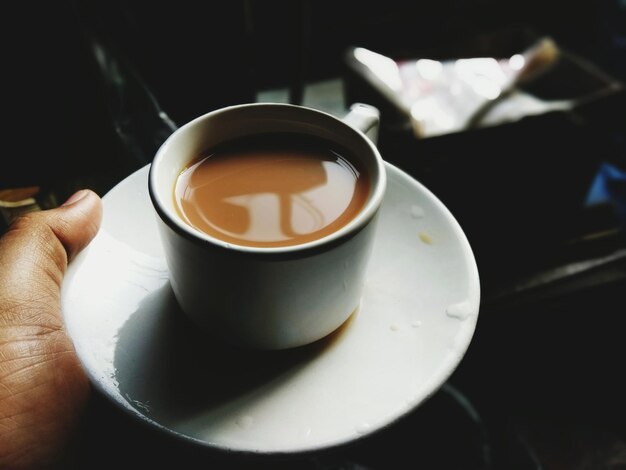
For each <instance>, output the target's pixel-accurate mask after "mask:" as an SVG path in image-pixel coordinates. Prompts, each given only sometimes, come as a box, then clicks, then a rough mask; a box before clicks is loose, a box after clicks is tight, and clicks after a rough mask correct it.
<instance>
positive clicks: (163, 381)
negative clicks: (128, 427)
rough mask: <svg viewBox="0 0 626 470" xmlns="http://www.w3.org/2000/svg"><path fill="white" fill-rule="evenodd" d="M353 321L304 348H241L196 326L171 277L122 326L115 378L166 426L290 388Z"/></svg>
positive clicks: (135, 402) (130, 400)
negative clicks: (172, 287)
mask: <svg viewBox="0 0 626 470" xmlns="http://www.w3.org/2000/svg"><path fill="white" fill-rule="evenodd" d="M354 316H355V315H352V316H351V317H350V318H352V317H354ZM350 323H351V321H350V320H348V321H347V322H346V323H345V324H344V325H342V326H341V327H340V328H339V329H338V330H336V331H335V332H333V333H332V334H330V335H329V336H327V337H326V338H323V339H321V340H319V341H317V342H315V343H313V344H310V345H307V346H303V347H299V348H294V349H289V350H282V351H258V350H246V349H242V348H236V347H233V346H229V345H226V344H224V343H223V342H220V341H219V340H217V339H216V338H215V337H213V336H211V335H210V334H209V333H207V332H206V331H203V330H202V329H200V328H198V327H197V326H195V325H194V324H192V323H191V322H190V321H189V320H188V319H187V317H186V316H185V314H184V313H183V312H182V311H181V309H180V307H179V306H178V303H177V301H176V298H175V297H174V294H173V292H172V289H171V286H170V284H169V283H168V284H166V285H165V286H163V287H162V288H160V289H158V290H156V291H154V292H153V293H152V294H150V295H148V296H147V297H146V298H145V299H144V300H143V301H142V302H141V303H140V304H139V307H138V309H137V310H136V311H135V312H134V313H133V314H132V315H131V316H130V317H129V319H128V320H127V321H126V323H125V324H124V325H123V326H122V328H121V329H120V331H119V333H118V337H117V345H116V349H115V356H114V367H115V379H116V380H117V382H118V384H119V390H120V393H121V394H122V396H123V397H124V398H125V399H126V400H127V401H128V403H130V404H131V406H133V407H134V408H135V409H137V410H138V411H139V412H140V413H141V414H143V415H145V416H147V417H149V418H151V419H153V420H155V421H157V422H159V423H160V424H163V425H165V426H166V427H169V426H174V425H176V424H177V423H180V422H182V421H185V420H187V419H192V418H194V417H195V416H198V415H202V414H205V413H207V412H212V411H213V410H216V409H218V408H219V407H220V406H222V405H225V404H227V403H229V402H233V401H235V400H241V402H247V401H253V400H254V399H255V398H257V397H261V396H266V395H267V394H270V393H271V392H272V390H273V389H277V388H279V387H282V386H284V385H285V383H287V382H288V381H289V380H290V378H291V377H293V376H294V375H295V374H297V373H298V372H299V371H301V370H302V369H303V368H304V367H306V365H307V364H308V363H311V362H312V361H313V360H315V358H317V357H319V356H320V355H322V354H324V353H325V352H327V351H328V350H329V349H331V348H332V347H333V345H334V344H335V343H336V341H337V339H338V338H339V337H341V336H342V332H343V331H345V330H346V329H347V328H348V327H349V324H350Z"/></svg>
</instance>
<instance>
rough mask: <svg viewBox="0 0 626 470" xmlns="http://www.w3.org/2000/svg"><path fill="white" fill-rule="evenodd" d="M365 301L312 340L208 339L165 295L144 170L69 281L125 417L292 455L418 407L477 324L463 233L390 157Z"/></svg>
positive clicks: (78, 340)
mask: <svg viewBox="0 0 626 470" xmlns="http://www.w3.org/2000/svg"><path fill="white" fill-rule="evenodd" d="M387 172H388V175H389V182H388V189H387V194H386V199H385V202H384V204H383V208H382V209H381V211H382V213H381V214H380V219H379V221H378V234H377V239H376V246H375V248H374V253H373V258H372V260H371V262H370V265H369V270H368V277H367V282H366V287H365V293H364V297H363V302H362V305H361V309H360V311H359V312H358V313H356V314H355V315H354V316H353V317H352V318H351V319H350V320H349V321H348V322H347V323H346V325H344V326H343V327H342V328H341V329H340V330H339V331H337V332H335V333H334V334H332V335H331V336H330V337H329V338H326V339H324V340H322V341H320V342H318V343H315V344H313V345H310V346H307V347H304V348H299V349H297V350H288V351H280V352H267V353H258V352H256V353H250V352H244V351H235V350H229V349H226V348H224V347H220V346H216V345H214V344H210V342H209V341H207V340H206V339H205V338H204V337H202V336H201V334H200V332H198V331H197V329H196V328H194V327H193V326H192V325H190V324H189V322H188V321H187V320H186V318H185V317H184V316H183V314H182V313H181V312H180V311H179V308H178V306H177V304H176V301H175V300H174V297H173V294H172V293H171V290H170V287H169V282H168V271H167V267H166V264H165V260H164V258H163V254H162V251H161V246H160V240H159V238H158V234H157V230H156V224H155V218H156V215H155V213H154V211H153V209H152V205H151V203H150V200H149V197H148V193H147V177H148V167H144V168H142V169H141V170H139V171H137V172H136V173H134V174H132V175H131V176H129V177H128V178H126V179H125V180H124V181H122V182H121V183H120V184H119V185H117V186H116V187H115V188H113V189H112V190H111V191H110V192H109V193H108V194H107V195H106V196H105V197H104V220H103V225H102V228H101V230H100V232H99V234H98V235H97V237H96V238H95V239H94V241H93V242H92V243H91V244H90V246H89V247H88V248H87V249H86V250H85V251H83V252H82V253H81V254H80V255H79V256H78V257H77V258H76V259H75V260H74V261H73V262H72V264H71V266H70V268H69V270H68V273H67V275H66V278H65V283H64V286H63V296H62V298H63V311H64V315H65V322H66V326H67V328H68V331H69V334H70V336H71V337H72V339H73V341H74V345H75V347H76V351H77V353H78V356H79V358H80V360H81V361H82V363H83V365H84V367H85V369H86V370H87V372H88V374H89V376H90V378H91V380H92V381H93V383H94V384H95V386H96V387H98V388H99V389H100V390H101V391H102V392H103V393H104V394H105V395H107V396H108V397H109V398H110V399H112V400H113V401H114V402H116V403H117V404H119V405H120V406H121V407H123V408H124V409H125V410H127V411H129V412H130V413H132V414H133V415H135V416H137V417H139V418H140V419H143V420H145V421H148V422H149V423H151V424H153V425H155V426H157V427H160V428H162V429H164V430H166V431H168V432H171V433H174V434H176V435H179V436H181V437H183V438H185V439H190V440H193V441H196V442H198V443H200V444H202V445H206V446H209V447H217V448H221V449H227V450H235V451H247V452H261V453H275V452H277V453H289V452H298V451H308V450H316V449H321V448H325V447H329V446H335V445H338V444H342V443H346V442H349V441H351V440H354V439H356V438H358V437H360V436H363V435H366V434H369V433H371V432H374V431H375V430H378V429H380V428H381V427H384V426H386V425H388V424H390V423H391V422H393V421H394V420H396V419H397V418H399V417H401V416H403V415H404V414H406V413H408V412H410V411H411V410H413V409H414V408H415V407H416V406H418V405H419V404H420V403H422V402H423V401H424V400H425V399H427V398H428V397H429V396H430V395H431V394H432V393H434V392H435V391H436V390H437V388H438V387H439V386H440V385H442V383H443V382H444V381H445V380H446V379H447V378H448V377H449V375H450V374H451V373H452V372H453V370H454V369H455V367H456V366H457V365H458V363H459V361H460V360H461V358H462V357H463V355H464V353H465V351H466V349H467V347H468V345H469V343H470V340H471V338H472V335H473V333H474V328H475V326H476V320H477V315H478V307H479V297H480V294H479V291H480V288H479V280H478V271H477V268H476V263H475V261H474V257H473V255H472V251H471V249H470V247H469V244H468V242H467V240H466V238H465V235H464V234H463V231H462V230H461V228H460V227H459V225H458V224H457V222H456V221H455V220H454V219H453V217H452V216H451V215H450V213H449V212H448V210H447V209H446V208H445V207H444V206H443V204H442V203H441V202H440V201H439V200H438V199H436V198H435V197H434V196H433V195H432V194H431V193H430V192H429V191H428V190H427V189H426V188H424V187H423V186H422V185H421V184H419V183H417V182H416V181H415V180H413V179H412V178H411V177H409V176H408V175H406V174H405V173H403V172H401V171H400V170H398V169H397V168H395V167H393V166H391V165H387Z"/></svg>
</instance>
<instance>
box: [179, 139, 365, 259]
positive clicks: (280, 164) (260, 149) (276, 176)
mask: <svg viewBox="0 0 626 470" xmlns="http://www.w3.org/2000/svg"><path fill="white" fill-rule="evenodd" d="M368 194H369V178H368V176H367V175H366V174H365V173H364V172H363V169H362V168H361V167H360V165H358V163H357V160H356V159H354V158H351V157H350V156H349V155H346V153H345V152H343V151H337V150H336V149H334V148H331V147H330V145H328V144H326V143H325V142H324V141H321V140H317V139H313V138H309V137H305V136H300V135H298V136H291V135H271V136H267V135H265V136H256V137H249V138H246V139H242V140H237V141H235V142H230V143H227V144H225V145H221V146H219V147H216V148H213V149H211V150H209V151H207V152H205V153H203V154H202V155H201V156H200V157H199V158H198V159H196V160H195V161H194V162H192V163H191V164H190V165H189V166H188V167H187V168H185V169H184V170H183V171H182V172H181V174H180V176H179V177H178V180H177V183H176V188H175V191H174V199H175V203H176V208H177V210H178V212H179V215H180V216H181V217H182V219H183V220H185V221H186V222H187V223H188V224H189V225H191V226H193V227H195V228H196V229H198V230H201V231H202V232H204V233H207V234H208V235H211V236H213V237H215V238H219V239H221V240H224V241H226V242H229V243H234V244H238V245H244V246H254V247H275V246H292V245H299V244H302V243H306V242H309V241H312V240H316V239H319V238H323V237H325V236H327V235H329V234H331V233H333V232H335V231H337V230H339V229H340V228H341V227H343V226H344V225H346V224H347V223H348V222H349V221H350V220H352V219H353V218H354V217H355V216H356V215H357V214H358V213H359V211H360V210H361V208H362V207H363V206H364V204H365V202H366V200H367V197H368Z"/></svg>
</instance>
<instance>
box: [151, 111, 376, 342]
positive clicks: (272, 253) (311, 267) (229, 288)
mask: <svg viewBox="0 0 626 470" xmlns="http://www.w3.org/2000/svg"><path fill="white" fill-rule="evenodd" d="M348 123H349V124H348ZM353 126H358V127H360V128H361V129H362V130H363V131H366V132H368V135H370V136H372V135H375V131H376V130H377V127H378V113H377V112H376V110H375V109H373V108H371V107H368V106H367V105H355V106H353V108H352V110H351V112H350V113H349V114H348V116H347V117H346V119H345V121H342V120H340V119H337V118H335V117H333V116H331V115H329V114H326V113H323V112H320V111H316V110H313V109H309V108H304V107H300V106H293V105H284V104H245V105H239V106H232V107H228V108H224V109H220V110H217V111H213V112H210V113H208V114H205V115H204V116H201V117H199V118H197V119H194V120H193V121H191V122H189V123H187V124H185V125H184V126H182V127H180V128H179V129H178V130H176V131H175V132H174V133H173V134H172V135H171V136H170V137H169V138H168V139H167V140H166V141H165V143H164V144H163V145H162V146H161V148H160V149H159V150H158V152H157V154H156V156H155V158H154V160H153V162H152V165H151V168H150V176H149V193H150V198H151V200H152V203H153V205H154V207H155V209H156V212H157V214H158V217H157V220H158V225H159V231H160V236H161V240H162V243H163V247H164V251H165V256H166V260H167V264H168V267H169V271H170V282H171V285H172V289H173V291H174V294H175V296H176V298H177V300H178V302H179V304H180V306H181V308H182V310H183V311H184V312H185V313H186V314H187V315H188V316H189V317H191V319H192V320H193V321H194V322H196V323H197V324H199V325H201V326H203V327H205V328H206V329H207V331H208V332H210V333H212V334H213V335H214V336H215V337H217V338H221V339H223V340H226V341H227V342H230V343H233V344H238V345H242V346H245V347H251V348H259V349H285V348H291V347H296V346H301V345H304V344H308V343H311V342H313V341H316V340H318V339H320V338H322V337H324V336H326V335H328V334H329V333H331V332H332V331H334V330H335V329H337V328H338V327H339V326H340V325H341V324H342V323H343V322H345V321H346V320H347V319H348V318H349V317H350V315H351V314H352V313H353V312H355V310H356V309H357V308H358V306H359V303H360V299H361V295H362V290H363V282H364V276H365V271H366V265H367V261H368V258H369V255H370V252H371V249H372V244H373V241H374V221H375V216H376V214H377V212H378V209H379V207H380V205H381V202H382V200H383V195H384V193H385V185H386V173H385V168H384V164H383V160H382V158H381V156H380V154H379V152H378V150H377V149H376V146H375V145H374V143H373V142H372V141H371V140H370V138H368V137H367V136H366V135H365V134H364V133H363V132H361V130H356V129H355V128H354V127H353ZM263 133H296V134H305V135H308V136H315V137H319V138H322V139H325V140H327V141H330V142H333V143H336V144H338V146H339V147H343V148H345V149H347V150H348V151H349V152H350V154H351V156H353V157H354V158H357V159H359V160H360V163H361V164H362V165H363V166H364V167H365V168H366V170H367V172H368V174H369V176H370V183H371V185H370V192H369V197H368V199H367V201H366V203H365V205H364V207H363V208H362V210H361V211H360V212H359V213H358V215H357V216H356V217H355V218H353V219H352V220H351V221H350V222H349V223H348V224H346V225H344V226H343V227H341V228H340V229H338V230H337V231H336V232H334V233H332V234H330V235H328V236H326V237H323V238H320V239H317V240H313V241H310V242H307V243H303V244H300V245H295V246H285V247H271V248H257V247H249V246H239V245H235V244H232V243H227V242H225V241H223V240H220V239H219V238H216V237H212V236H210V235H207V234H206V233H204V232H201V231H199V230H197V229H195V228H193V227H192V226H190V225H188V224H187V223H185V222H184V221H183V220H182V219H181V217H180V216H179V215H178V213H177V211H176V209H175V207H174V197H173V194H174V186H175V184H176V180H177V177H178V175H179V174H180V172H181V171H182V170H183V169H184V168H185V166H186V165H187V164H188V163H189V162H191V161H192V160H194V159H195V158H197V157H198V156H199V154H200V152H202V151H205V150H206V149H207V148H211V147H213V146H216V145H218V144H221V143H223V142H227V141H230V140H233V139H237V138H239V137H245V136H250V135H254V134H263Z"/></svg>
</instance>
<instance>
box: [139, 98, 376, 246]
mask: <svg viewBox="0 0 626 470" xmlns="http://www.w3.org/2000/svg"><path fill="white" fill-rule="evenodd" d="M252 107H256V108H263V107H265V108H268V109H270V108H271V109H277V108H291V109H297V110H299V112H304V113H310V114H318V115H323V116H325V118H326V119H328V118H330V119H331V120H332V121H334V122H335V124H336V125H338V126H340V127H342V128H343V129H345V131H346V132H348V133H355V134H357V135H359V137H360V138H361V139H362V140H363V141H364V142H365V144H366V145H367V146H368V148H369V150H370V152H371V154H372V156H373V157H374V162H375V166H376V173H377V177H376V178H375V179H372V181H371V182H370V183H371V188H370V189H371V196H370V198H369V199H368V201H367V203H366V204H365V206H364V207H363V208H362V209H361V211H360V212H359V213H358V214H357V215H356V216H355V217H354V218H353V219H352V220H350V221H349V222H348V223H347V224H345V225H344V226H342V227H340V228H339V229H338V230H336V231H334V232H333V233H330V234H328V235H326V236H324V237H321V238H317V239H315V240H311V241H309V242H306V243H301V244H298V245H288V246H273V247H256V246H247V245H239V244H236V243H231V242H226V241H224V240H221V239H219V238H217V237H213V236H211V235H209V234H207V233H205V232H202V231H201V230H198V229H196V228H194V227H192V226H191V225H189V224H187V223H185V222H184V221H183V220H182V219H181V218H180V216H179V215H178V214H176V213H173V211H171V210H170V209H169V208H168V207H167V205H165V204H164V203H163V198H162V195H161V194H160V192H159V190H158V187H157V175H158V172H159V164H160V162H161V161H162V160H163V159H164V158H165V155H166V152H167V147H168V144H169V142H170V141H171V140H172V139H173V138H175V137H176V136H177V135H179V134H181V133H183V132H185V131H186V130H187V129H189V128H191V127H194V126H196V125H198V124H199V123H200V122H202V121H205V120H207V119H211V118H212V117H214V116H216V115H218V114H222V113H228V112H232V111H235V110H238V109H243V108H252ZM386 186H387V173H386V170H385V165H384V161H383V158H382V156H381V155H380V152H379V151H378V149H377V148H376V146H375V145H374V143H373V142H372V141H371V140H370V139H369V138H368V137H367V136H366V135H365V134H364V133H363V132H361V131H360V130H358V129H355V128H354V127H352V126H350V125H349V124H347V123H345V122H344V121H342V120H341V119H339V118H337V117H335V116H333V115H332V114H329V113H326V112H324V111H320V110H317V109H313V108H309V107H306V106H298V105H293V104H285V103H246V104H239V105H234V106H227V107H224V108H220V109H216V110H214V111H210V112H208V113H205V114H203V115H201V116H198V117H197V118H195V119H193V120H191V121H189V122H187V123H185V124H183V125H182V126H181V127H179V128H178V129H176V130H175V131H174V132H173V133H172V134H171V135H170V136H168V138H167V139H166V140H165V141H164V142H163V143H162V144H161V146H160V147H159V149H158V150H157V152H156V154H155V156H154V158H153V160H152V162H151V164H150V171H149V175H148V193H149V195H150V200H151V201H152V205H153V207H154V209H155V210H156V212H157V214H158V216H159V217H160V218H161V220H162V221H163V222H164V223H165V224H166V225H168V226H169V227H170V228H171V229H172V230H174V231H175V232H177V233H178V234H179V235H182V236H184V237H185V238H186V239H188V240H191V241H193V242H196V243H199V244H202V245H209V246H213V247H216V248H223V249H227V250H232V251H235V252H240V253H242V254H257V255H266V254H285V255H289V254H294V253H302V252H303V251H310V250H315V251H317V250H319V249H324V248H329V247H331V246H334V245H336V244H337V243H339V242H341V241H343V240H344V239H346V238H351V237H352V236H353V235H355V234H357V233H358V232H360V231H361V229H363V228H364V227H365V226H366V225H367V224H368V223H369V222H370V221H371V220H372V219H373V218H374V216H375V215H376V213H377V211H378V209H379V207H380V205H381V204H382V201H383V197H384V194H385V190H386Z"/></svg>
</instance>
